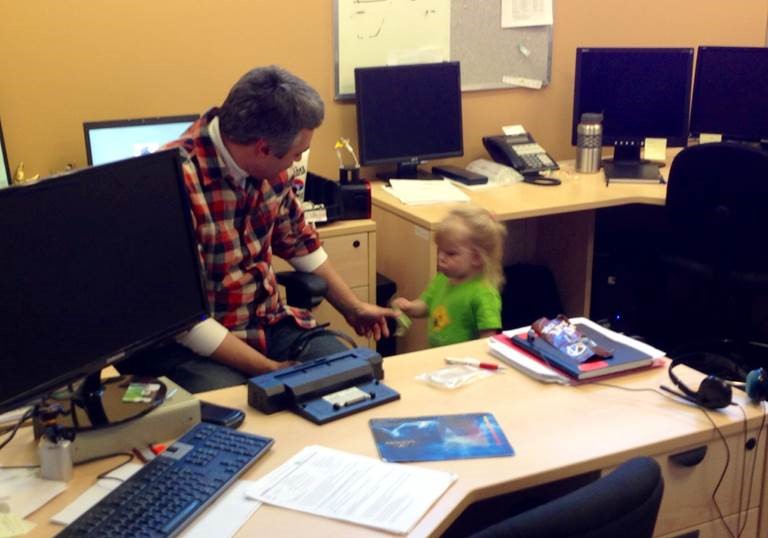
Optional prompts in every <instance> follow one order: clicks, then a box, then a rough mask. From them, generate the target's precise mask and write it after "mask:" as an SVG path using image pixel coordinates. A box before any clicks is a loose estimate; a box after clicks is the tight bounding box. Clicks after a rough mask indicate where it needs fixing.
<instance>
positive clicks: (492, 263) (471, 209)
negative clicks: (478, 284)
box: [435, 205, 507, 289]
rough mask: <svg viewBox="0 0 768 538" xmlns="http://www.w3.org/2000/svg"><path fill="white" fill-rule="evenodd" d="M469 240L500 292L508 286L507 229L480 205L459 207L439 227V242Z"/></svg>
mask: <svg viewBox="0 0 768 538" xmlns="http://www.w3.org/2000/svg"><path fill="white" fill-rule="evenodd" d="M467 232H469V234H468V236H467V239H468V241H469V243H470V245H471V246H472V248H474V249H475V251H476V252H477V253H478V254H479V255H480V258H481V259H482V262H483V269H482V275H483V277H484V278H485V279H486V280H488V282H490V283H491V284H492V285H493V286H495V287H496V288H497V289H501V286H502V285H503V284H504V271H503V270H502V266H501V265H502V257H503V256H504V241H505V239H506V238H507V228H506V226H504V225H503V224H501V223H500V222H499V221H497V220H496V218H495V217H494V216H493V215H492V214H491V213H490V212H489V211H487V210H485V209H482V208H480V207H477V206H471V205H470V206H458V207H456V208H454V209H452V210H451V211H450V212H449V213H448V215H447V216H446V217H445V218H444V219H443V220H442V222H440V224H438V225H437V230H436V231H435V242H437V243H438V244H440V243H441V242H444V241H450V240H452V239H455V238H456V237H458V236H460V235H467Z"/></svg>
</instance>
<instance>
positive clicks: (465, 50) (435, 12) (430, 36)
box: [333, 0, 552, 99]
mask: <svg viewBox="0 0 768 538" xmlns="http://www.w3.org/2000/svg"><path fill="white" fill-rule="evenodd" d="M333 11H334V13H333V22H334V48H335V71H336V72H335V78H336V88H335V89H336V92H335V94H336V98H337V99H345V98H352V97H354V92H355V88H354V85H355V71H354V70H355V67H368V66H373V65H396V64H405V63H420V62H439V61H449V60H453V61H459V62H461V83H462V89H463V90H485V89H496V88H513V87H521V86H522V87H529V88H539V87H541V86H544V85H546V84H548V83H549V79H550V73H551V65H552V26H551V25H550V26H531V27H523V28H502V27H501V0H482V1H478V0H334V2H333Z"/></svg>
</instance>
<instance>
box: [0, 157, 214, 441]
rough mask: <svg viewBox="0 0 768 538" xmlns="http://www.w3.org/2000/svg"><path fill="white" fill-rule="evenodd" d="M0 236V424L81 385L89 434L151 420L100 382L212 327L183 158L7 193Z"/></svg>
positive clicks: (106, 168)
mask: <svg viewBox="0 0 768 538" xmlns="http://www.w3.org/2000/svg"><path fill="white" fill-rule="evenodd" d="M0 230H2V233H0V252H2V262H0V297H2V306H1V307H0V372H2V375H0V413H2V412H5V411H8V410H11V409H14V408H16V407H19V406H21V405H26V404H28V403H32V402H36V401H39V400H40V399H42V398H45V397H47V396H49V395H50V394H51V393H52V392H53V391H56V390H57V389H60V388H61V387H63V386H65V385H67V384H69V383H77V382H78V380H80V379H83V378H85V379H86V380H87V381H85V382H83V383H82V384H81V385H80V386H79V389H77V390H79V392H78V394H77V398H76V401H78V402H79V405H78V406H77V407H78V408H83V407H84V408H86V409H87V413H84V416H87V417H88V418H89V419H90V423H91V424H90V425H92V426H96V425H99V426H101V425H107V424H108V423H114V422H121V421H124V420H127V419H129V418H131V417H132V416H133V415H134V414H141V413H143V412H146V409H142V406H140V405H139V406H137V405H136V404H129V405H123V406H122V407H121V406H120V405H119V404H120V403H121V398H117V403H118V405H117V406H116V407H117V409H114V411H113V410H112V409H109V410H107V411H105V410H104V408H103V407H102V406H101V400H100V396H101V395H102V392H101V390H102V387H101V386H99V372H100V370H101V369H102V368H104V367H105V366H107V365H111V364H115V363H116V362H118V361H120V360H122V359H124V358H126V357H128V356H130V355H132V354H133V353H135V352H136V351H139V350H141V349H144V348H146V347H148V346H151V345H153V344H156V343H160V342H162V341H164V340H165V339H167V338H170V337H172V336H173V335H176V334H177V333H179V332H180V331H182V330H184V329H187V328H189V327H190V326H192V325H193V324H195V323H197V322H199V321H201V320H203V319H205V318H206V317H207V316H208V304H207V298H206V297H207V296H206V293H205V290H204V286H203V280H202V276H201V275H202V271H201V269H200V261H199V254H198V250H197V246H196V241H195V238H194V235H193V231H192V224H191V215H190V209H189V204H188V200H187V196H186V191H185V187H184V183H183V176H182V172H181V164H180V156H179V152H178V150H167V151H161V152H158V153H155V154H153V155H147V156H143V157H137V158H135V159H128V160H123V161H119V162H115V163H112V164H106V165H102V166H95V167H91V168H84V169H82V170H79V171H76V172H73V173H70V174H68V175H64V176H59V177H52V178H49V179H45V180H42V181H39V182H36V183H31V184H23V185H14V186H11V187H8V188H5V189H0ZM110 387H112V385H110ZM122 392H123V393H124V392H125V387H122ZM104 398H107V396H104Z"/></svg>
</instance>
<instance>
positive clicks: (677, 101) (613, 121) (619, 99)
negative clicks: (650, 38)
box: [571, 48, 693, 178]
mask: <svg viewBox="0 0 768 538" xmlns="http://www.w3.org/2000/svg"><path fill="white" fill-rule="evenodd" d="M692 71H693V49H691V48H578V49H576V78H575V84H574V92H573V123H572V131H571V143H572V144H573V145H576V126H577V125H578V123H579V119H580V118H581V115H582V113H584V112H595V113H600V114H602V115H603V145H604V146H605V145H613V146H614V155H613V160H605V161H603V165H604V167H605V172H606V174H609V175H610V174H612V173H613V172H614V171H615V172H616V174H617V175H625V174H637V177H640V178H642V177H645V176H650V178H656V177H660V176H659V171H658V167H657V166H656V165H650V164H648V163H644V162H643V161H642V160H641V159H640V149H641V147H642V146H643V145H644V143H645V139H646V138H665V139H666V140H667V146H670V147H685V145H686V144H687V141H688V110H689V105H690V95H691V75H692Z"/></svg>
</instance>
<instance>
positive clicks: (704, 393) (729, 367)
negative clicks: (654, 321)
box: [661, 354, 768, 409]
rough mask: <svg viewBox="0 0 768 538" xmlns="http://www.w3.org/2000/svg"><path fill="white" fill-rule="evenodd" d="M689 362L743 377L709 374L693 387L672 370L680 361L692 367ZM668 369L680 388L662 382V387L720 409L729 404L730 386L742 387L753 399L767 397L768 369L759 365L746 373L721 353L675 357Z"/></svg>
mask: <svg viewBox="0 0 768 538" xmlns="http://www.w3.org/2000/svg"><path fill="white" fill-rule="evenodd" d="M693 357H696V360H691V359H692V358H693ZM691 363H694V364H695V363H698V364H699V365H702V366H704V367H705V368H701V369H700V368H696V369H697V370H699V371H701V370H702V369H703V370H711V369H717V370H718V371H724V372H727V373H728V375H729V377H733V378H737V379H744V381H731V380H728V379H723V378H721V377H717V376H715V375H708V376H707V377H705V378H704V379H702V381H701V383H700V384H699V388H698V389H697V390H693V389H691V388H690V387H688V386H687V385H686V384H685V383H683V382H682V381H681V380H680V378H678V377H677V376H676V375H675V373H674V371H673V370H674V369H675V367H676V366H678V365H679V364H686V365H687V366H690V367H692V368H694V365H692V364H691ZM668 373H669V379H670V380H671V381H672V383H674V384H675V385H676V386H677V387H678V388H679V389H680V390H681V391H682V392H677V391H675V390H672V389H670V388H669V387H665V386H664V385H662V386H661V388H662V389H664V390H666V391H667V392H671V393H672V394H675V395H677V396H680V397H681V398H683V399H685V400H688V401H689V402H692V403H694V404H696V405H700V406H701V407H704V408H706V409H721V408H723V407H727V406H729V405H731V400H732V397H733V389H732V387H738V388H743V389H744V390H745V392H746V393H747V396H749V398H750V399H751V400H752V401H753V402H762V401H765V400H768V371H766V369H765V368H758V369H757V370H752V371H751V372H749V373H746V372H745V371H744V369H743V368H741V367H740V366H739V365H738V364H736V363H735V362H733V361H732V360H730V359H727V358H725V357H722V356H720V355H711V354H702V355H698V354H697V355H683V356H680V357H677V358H675V359H673V360H672V363H671V364H670V365H669V372H668Z"/></svg>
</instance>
